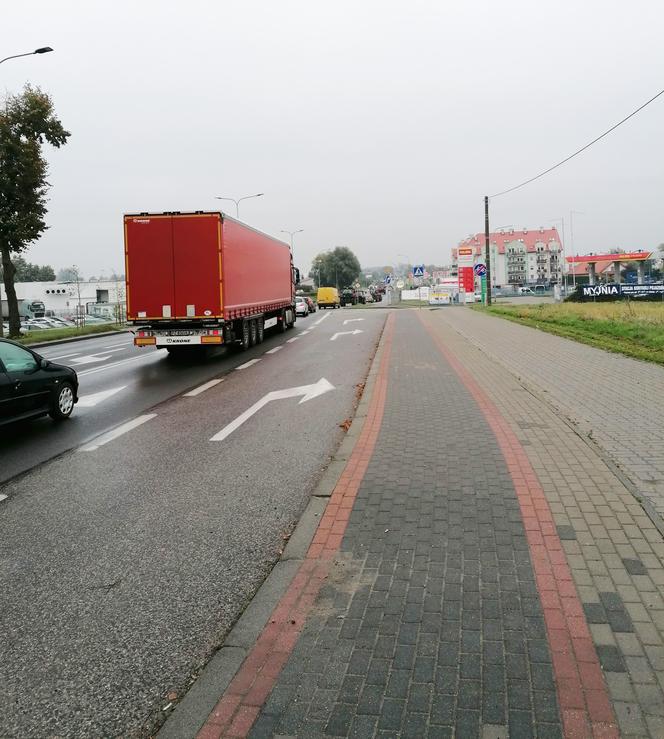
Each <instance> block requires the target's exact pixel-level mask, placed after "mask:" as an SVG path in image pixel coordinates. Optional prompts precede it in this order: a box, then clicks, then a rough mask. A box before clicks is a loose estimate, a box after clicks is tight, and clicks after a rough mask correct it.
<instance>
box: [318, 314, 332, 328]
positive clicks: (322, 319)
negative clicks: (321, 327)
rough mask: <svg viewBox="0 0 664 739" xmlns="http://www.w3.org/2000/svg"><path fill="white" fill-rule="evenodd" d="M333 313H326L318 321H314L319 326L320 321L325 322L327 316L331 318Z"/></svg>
mask: <svg viewBox="0 0 664 739" xmlns="http://www.w3.org/2000/svg"><path fill="white" fill-rule="evenodd" d="M331 315H332V314H331V313H326V314H325V315H324V316H321V317H320V318H319V319H318V320H317V321H315V322H314V323H315V325H316V326H318V324H319V323H323V321H324V320H325V319H326V318H329V317H330V316H331Z"/></svg>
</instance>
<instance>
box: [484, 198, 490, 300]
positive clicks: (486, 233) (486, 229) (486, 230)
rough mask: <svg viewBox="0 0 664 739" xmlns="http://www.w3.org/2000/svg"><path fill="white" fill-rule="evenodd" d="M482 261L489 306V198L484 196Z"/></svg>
mask: <svg viewBox="0 0 664 739" xmlns="http://www.w3.org/2000/svg"><path fill="white" fill-rule="evenodd" d="M484 260H485V262H486V304H487V305H491V251H490V247H489V196H488V195H485V196H484Z"/></svg>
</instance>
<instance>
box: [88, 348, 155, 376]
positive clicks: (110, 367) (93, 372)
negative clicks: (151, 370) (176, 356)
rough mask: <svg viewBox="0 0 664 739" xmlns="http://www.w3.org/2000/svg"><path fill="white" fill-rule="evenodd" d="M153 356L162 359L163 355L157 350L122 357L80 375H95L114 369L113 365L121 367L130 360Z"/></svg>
mask: <svg viewBox="0 0 664 739" xmlns="http://www.w3.org/2000/svg"><path fill="white" fill-rule="evenodd" d="M150 358H152V359H153V360H155V361H157V360H158V361H161V357H160V355H159V352H157V351H153V352H151V351H148V352H146V353H145V354H141V355H139V356H138V357H130V358H129V359H121V360H120V361H119V362H113V364H106V365H104V366H103V367H95V368H94V369H89V370H83V372H79V373H78V376H79V377H83V376H84V375H94V374H96V373H97V372H105V371H106V370H109V369H113V367H119V366H120V365H122V364H129V362H137V361H140V360H142V359H150Z"/></svg>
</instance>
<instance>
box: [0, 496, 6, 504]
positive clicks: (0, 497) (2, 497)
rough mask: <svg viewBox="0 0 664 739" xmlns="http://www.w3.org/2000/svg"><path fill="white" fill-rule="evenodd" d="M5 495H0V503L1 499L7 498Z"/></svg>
mask: <svg viewBox="0 0 664 739" xmlns="http://www.w3.org/2000/svg"><path fill="white" fill-rule="evenodd" d="M7 497H8V496H7V495H0V503H2V501H3V500H7Z"/></svg>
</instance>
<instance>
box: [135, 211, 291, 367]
mask: <svg viewBox="0 0 664 739" xmlns="http://www.w3.org/2000/svg"><path fill="white" fill-rule="evenodd" d="M124 237H125V274H126V279H127V293H126V295H127V321H128V322H129V323H130V324H131V325H133V327H134V344H135V345H136V346H158V347H165V348H166V349H167V350H168V351H169V352H171V353H177V354H184V353H186V352H190V351H191V347H199V348H200V347H201V346H207V345H219V344H229V345H232V344H238V345H239V346H240V347H241V348H242V349H248V348H249V347H250V346H252V345H253V344H258V343H260V342H261V341H263V334H264V331H265V330H266V329H268V328H271V327H272V326H276V327H278V328H279V329H280V330H281V331H285V330H286V329H287V328H290V327H292V326H293V325H294V323H295V320H296V319H295V287H296V285H297V284H298V283H299V272H298V270H297V269H295V268H294V267H293V261H292V257H291V252H290V247H289V246H288V244H285V243H284V242H283V241H279V240H278V239H275V238H272V237H271V236H268V235H267V234H264V233H261V232H260V231H256V230H255V229H253V228H251V227H250V226H247V225H245V224H244V223H240V221H237V220H235V219H234V218H229V217H228V216H227V215H225V214H223V213H207V212H205V213H204V212H195V213H158V214H157V213H139V214H136V215H126V216H125V217H124Z"/></svg>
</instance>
